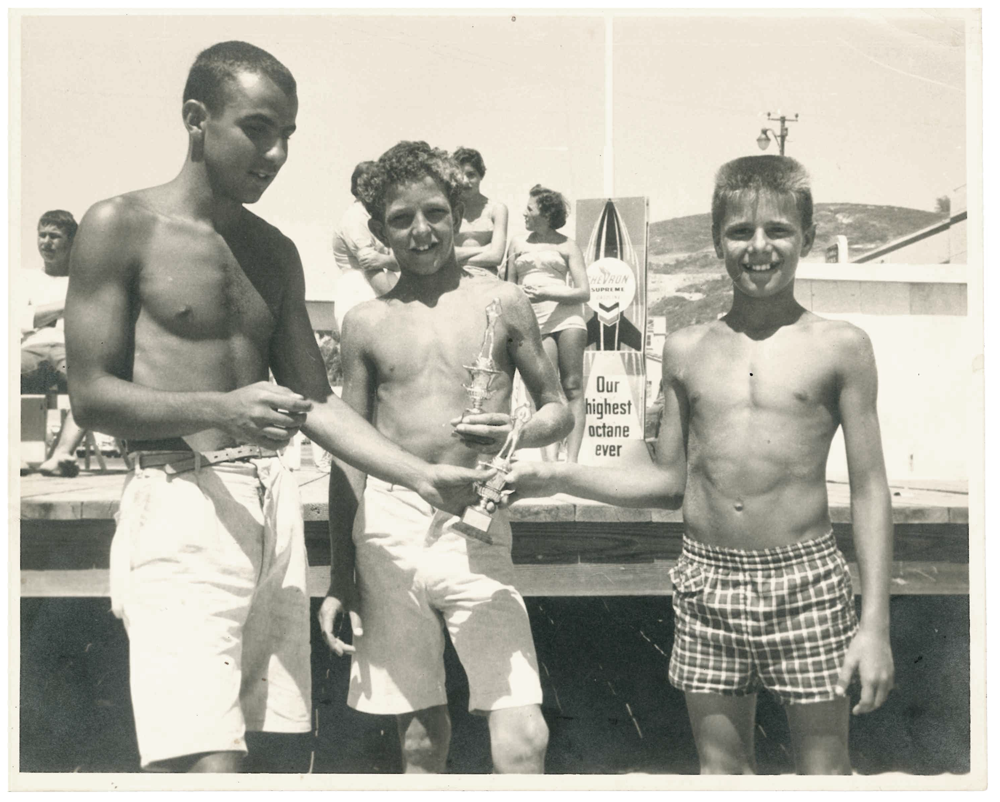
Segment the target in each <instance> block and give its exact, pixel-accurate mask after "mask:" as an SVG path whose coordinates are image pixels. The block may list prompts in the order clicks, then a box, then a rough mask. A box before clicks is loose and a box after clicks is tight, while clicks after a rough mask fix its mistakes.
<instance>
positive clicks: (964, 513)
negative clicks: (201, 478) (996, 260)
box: [20, 465, 969, 524]
mask: <svg viewBox="0 0 1000 802" xmlns="http://www.w3.org/2000/svg"><path fill="white" fill-rule="evenodd" d="M124 476H125V474H124V472H123V471H119V472H117V473H109V474H107V475H103V476H100V475H90V474H81V475H80V476H78V477H77V478H75V479H60V478H47V477H41V476H38V475H32V476H26V477H23V478H22V479H21V490H20V492H21V517H22V518H39V519H47V520H60V519H66V520H69V519H79V518H111V517H113V516H114V513H115V511H116V510H117V508H118V497H119V495H120V494H121V487H122V483H123V481H124ZM296 478H297V479H298V482H299V487H300V493H301V496H302V506H303V517H304V518H305V519H306V520H307V521H309V520H312V521H322V520H326V517H327V514H328V506H327V477H326V474H324V473H321V472H319V471H317V470H316V469H315V468H312V467H310V466H308V465H306V466H305V467H304V468H303V469H302V470H300V471H297V472H296ZM933 484H934V483H923V484H922V485H921V486H919V487H908V486H906V485H905V483H898V484H897V483H893V484H892V485H891V490H892V493H893V497H892V504H893V509H892V516H893V522H894V523H897V524H903V523H967V522H968V514H969V513H968V509H969V499H968V494H967V493H963V492H960V491H961V485H954V483H951V484H949V483H942V488H943V489H940V490H938V489H929V486H930V485H933ZM925 485H926V486H925ZM827 493H828V496H829V500H830V516H831V519H832V520H833V522H834V523H849V522H850V519H851V510H850V489H849V488H848V486H847V485H846V484H844V483H843V482H828V483H827ZM511 519H512V520H513V521H581V522H588V523H615V522H649V521H653V522H667V523H676V522H678V521H680V520H681V513H680V511H679V510H658V509H650V510H628V509H622V508H619V507H614V506H611V505H607V504H599V503H597V502H592V501H584V500H582V499H575V498H573V497H571V496H564V495H559V496H554V497H553V498H551V499H526V500H524V501H519V502H517V503H515V504H514V505H513V506H512V507H511Z"/></svg>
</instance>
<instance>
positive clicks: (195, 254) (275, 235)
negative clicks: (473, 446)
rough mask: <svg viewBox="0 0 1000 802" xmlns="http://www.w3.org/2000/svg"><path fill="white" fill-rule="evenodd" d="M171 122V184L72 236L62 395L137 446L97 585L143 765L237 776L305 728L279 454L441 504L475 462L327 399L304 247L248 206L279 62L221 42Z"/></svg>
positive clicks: (259, 181) (265, 173) (275, 151)
mask: <svg viewBox="0 0 1000 802" xmlns="http://www.w3.org/2000/svg"><path fill="white" fill-rule="evenodd" d="M181 110H182V113H183V120H184V125H185V128H186V130H187V134H188V148H187V155H186V157H185V159H184V164H183V166H182V168H181V170H180V173H179V174H178V175H177V177H176V178H174V179H173V180H172V181H170V182H168V183H166V184H163V185H161V186H157V187H152V188H149V189H142V190H138V191H135V192H128V193H125V194H123V195H119V196H118V197H115V198H111V199H109V200H104V201H100V202H99V203H96V204H95V205H94V206H92V207H91V209H90V211H88V212H87V214H86V216H85V217H84V219H83V222H82V223H81V224H80V230H79V233H78V234H77V236H76V241H75V243H74V246H73V257H72V261H73V269H72V271H71V273H70V283H69V297H68V300H67V304H66V334H67V337H66V341H67V348H68V351H69V391H70V399H71V401H72V404H73V411H74V413H75V414H77V416H78V420H79V422H80V424H81V425H82V426H86V427H87V428H93V429H97V430H99V431H103V432H108V433H110V434H114V435H116V436H118V437H121V438H125V439H127V440H128V446H129V450H130V451H131V452H132V456H133V460H132V461H133V465H134V470H133V471H132V472H131V473H130V474H129V476H128V479H127V480H126V484H125V489H124V491H123V494H122V502H121V505H120V510H119V519H118V528H117V530H116V532H115V537H114V541H113V543H112V546H111V572H110V573H111V589H112V606H113V608H114V610H115V612H116V614H118V615H119V616H121V617H122V618H123V620H124V621H125V626H126V629H127V631H128V636H129V665H130V679H129V682H130V685H131V692H132V703H133V704H132V706H133V710H134V713H135V723H136V733H137V736H138V745H139V753H140V760H141V764H142V767H143V768H147V769H150V770H156V771H179V770H184V771H187V770H190V771H238V770H240V769H241V768H242V767H243V756H244V754H245V753H246V742H245V739H244V733H245V732H246V731H247V730H264V731H272V732H284V733H295V732H308V731H309V729H310V727H311V722H312V695H311V691H310V687H311V686H310V660H309V654H310V651H309V596H308V592H307V588H306V569H307V562H306V552H305V540H304V536H303V525H302V509H301V504H300V503H299V496H298V485H297V482H296V481H295V477H294V476H292V474H291V473H290V472H289V471H288V469H287V468H286V467H285V465H284V464H283V463H282V462H281V459H280V458H279V457H278V456H277V453H276V449H279V448H281V447H282V446H284V445H286V444H287V443H288V441H289V439H290V438H291V437H292V436H293V435H294V434H295V432H296V431H298V429H299V428H301V429H302V430H303V431H304V432H306V434H308V435H309V438H310V439H311V440H312V441H313V442H316V443H319V444H320V445H321V446H322V447H323V448H324V449H326V450H327V451H330V452H332V453H334V454H340V455H342V456H344V457H345V459H349V460H351V461H352V462H353V463H355V464H357V465H358V466H359V467H361V468H363V469H365V470H368V471H371V472H372V473H375V474H378V475H380V476H382V477H383V478H385V479H388V480H390V481H396V482H402V483H405V484H407V485H408V486H411V487H414V488H415V489H418V490H420V494H421V497H422V498H425V499H427V500H428V501H431V502H433V503H436V504H440V505H442V506H446V507H449V508H455V509H461V508H462V505H463V504H467V503H469V500H471V499H474V498H475V494H474V493H473V492H472V487H471V483H472V482H473V481H474V480H476V479H479V478H482V472H474V471H468V470H462V469H459V468H453V467H450V466H437V465H428V464H427V463H426V462H424V461H422V460H420V459H418V458H416V457H414V456H413V455H411V454H407V453H406V452H404V451H403V450H402V449H400V448H399V447H397V446H395V445H394V444H392V443H390V442H389V441H388V440H386V439H385V438H384V437H382V436H381V435H379V434H378V432H376V431H375V430H374V428H373V427H372V426H371V425H370V424H369V423H368V422H367V421H364V420H362V419H361V418H360V417H359V416H358V415H356V414H355V413H354V412H353V410H351V409H350V408H348V407H347V406H346V405H345V404H343V403H342V402H341V401H340V400H339V399H338V398H337V396H336V395H335V394H334V393H333V391H332V390H331V389H330V385H329V382H328V381H327V378H326V370H325V368H324V366H323V361H322V358H321V356H320V352H319V348H318V347H317V345H316V340H315V339H314V337H313V333H312V329H311V327H310V325H309V317H308V315H307V313H306V307H305V279H304V276H303V271H302V263H301V261H300V260H299V254H298V251H297V250H296V248H295V245H294V244H293V243H292V241H291V240H289V239H288V238H287V237H285V236H284V235H283V234H282V233H281V232H280V231H278V229H276V228H274V227H273V226H271V225H269V224H267V223H266V222H264V221H263V220H262V219H261V218H259V217H257V216H256V215H254V214H252V213H251V212H250V211H249V210H248V209H246V208H245V204H250V203H255V202H256V201H257V200H259V199H260V197H261V196H262V195H263V194H264V191H265V190H266V189H267V188H268V187H269V186H270V185H271V183H272V182H273V181H274V179H275V177H276V176H277V174H278V172H279V171H280V170H281V168H282V166H283V165H284V163H285V160H286V159H287V158H288V141H289V137H290V136H291V135H292V133H293V132H294V131H295V121H296V115H297V113H298V98H297V95H296V84H295V79H294V78H293V77H292V75H291V73H290V72H289V71H288V69H287V68H286V67H285V66H284V65H283V64H281V63H280V62H279V61H278V60H277V59H275V58H274V57H273V56H272V55H271V54H269V53H267V52H266V51H264V50H261V49H260V48H258V47H255V46H254V45H251V44H248V43H246V42H236V41H234V42H220V43H219V44H216V45H213V46H212V47H210V48H208V49H206V50H204V51H202V53H201V54H199V56H198V58H197V59H196V61H195V63H194V65H193V66H192V68H191V71H190V73H189V76H188V81H187V85H186V87H185V89H184V96H183V105H182V109H181ZM269 371H271V372H273V374H274V377H275V379H276V381H277V382H278V384H272V383H269V382H268V372H269Z"/></svg>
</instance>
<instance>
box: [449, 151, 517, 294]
mask: <svg viewBox="0 0 1000 802" xmlns="http://www.w3.org/2000/svg"><path fill="white" fill-rule="evenodd" d="M452 158H453V159H454V160H455V161H456V162H458V166H459V167H460V168H461V170H462V174H463V175H464V176H465V182H466V188H465V190H464V191H463V192H462V203H463V204H464V206H465V211H464V212H463V214H462V227H461V228H460V229H459V231H458V236H457V237H455V256H456V257H457V258H458V263H459V264H461V265H466V266H468V267H475V268H481V269H483V270H488V271H489V272H490V273H492V274H493V275H496V274H497V270H498V269H499V267H500V265H501V264H502V263H503V255H504V251H505V250H506V249H507V207H506V206H504V205H503V204H502V203H500V202H499V201H494V200H490V199H489V198H487V197H486V196H485V195H484V194H483V193H482V192H480V191H479V185H480V182H481V181H482V180H483V176H485V175H486V164H485V163H484V162H483V157H482V154H480V152H479V151H478V150H473V149H472V148H458V149H457V150H456V151H455V152H454V153H453V154H452Z"/></svg>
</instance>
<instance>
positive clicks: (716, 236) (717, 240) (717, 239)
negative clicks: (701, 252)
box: [712, 229, 726, 259]
mask: <svg viewBox="0 0 1000 802" xmlns="http://www.w3.org/2000/svg"><path fill="white" fill-rule="evenodd" d="M712 244H713V245H714V246H715V255H716V257H718V258H719V259H725V258H726V255H725V254H724V253H723V252H722V235H721V233H720V232H719V231H716V230H715V229H712Z"/></svg>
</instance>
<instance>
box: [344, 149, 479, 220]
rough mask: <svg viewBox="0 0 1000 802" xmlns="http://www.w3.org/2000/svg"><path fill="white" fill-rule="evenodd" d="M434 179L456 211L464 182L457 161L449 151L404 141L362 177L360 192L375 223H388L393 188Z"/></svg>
mask: <svg viewBox="0 0 1000 802" xmlns="http://www.w3.org/2000/svg"><path fill="white" fill-rule="evenodd" d="M428 176H429V177H430V178H433V179H434V181H435V182H436V183H437V185H438V186H439V187H441V190H442V191H443V192H444V194H445V195H446V196H447V198H448V203H449V204H450V205H451V208H452V209H454V208H455V205H456V204H457V203H458V202H459V198H460V196H461V194H462V190H463V189H464V188H465V179H464V178H463V176H462V171H461V169H460V168H459V166H458V164H457V163H456V162H455V160H454V159H453V158H452V157H451V156H449V155H448V153H447V152H446V151H443V150H441V149H440V148H432V147H431V146H430V145H428V144H427V143H426V142H409V141H405V140H404V141H403V142H399V143H397V144H395V145H393V146H392V147H391V148H389V150H387V151H386V152H385V153H383V154H382V155H381V156H379V159H378V161H377V162H376V163H375V169H373V170H372V171H371V172H370V173H368V174H367V175H364V176H362V178H361V180H360V181H359V185H358V189H359V190H360V192H361V200H362V202H363V203H364V204H365V208H366V209H367V210H368V214H370V215H371V216H372V219H373V220H378V221H379V222H383V223H384V222H385V201H386V198H387V197H388V195H389V192H390V190H392V188H393V187H397V186H400V185H402V184H411V183H414V182H417V181H422V180H423V179H424V178H427V177H428Z"/></svg>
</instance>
